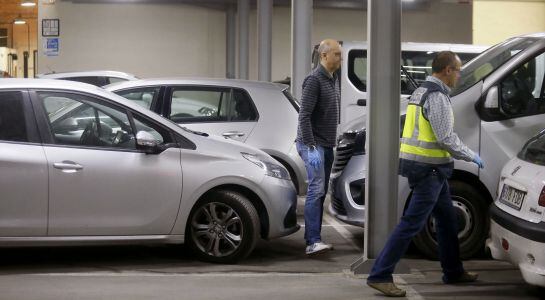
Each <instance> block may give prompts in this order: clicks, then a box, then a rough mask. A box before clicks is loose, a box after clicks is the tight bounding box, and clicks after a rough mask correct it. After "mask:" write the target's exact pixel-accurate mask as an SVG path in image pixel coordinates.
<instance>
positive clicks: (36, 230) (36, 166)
mask: <svg viewBox="0 0 545 300" xmlns="http://www.w3.org/2000/svg"><path fill="white" fill-rule="evenodd" d="M31 111H32V109H31V106H30V102H29V100H28V93H27V92H26V91H24V92H22V91H17V90H13V91H5V90H2V91H0V191H1V193H2V196H1V197H0V236H2V237H7V236H20V237H24V236H45V235H46V233H47V197H48V196H47V188H48V187H47V163H46V159H45V154H44V150H43V148H42V145H41V143H40V140H39V135H38V132H37V129H36V123H35V119H34V115H33V114H32V113H31Z"/></svg>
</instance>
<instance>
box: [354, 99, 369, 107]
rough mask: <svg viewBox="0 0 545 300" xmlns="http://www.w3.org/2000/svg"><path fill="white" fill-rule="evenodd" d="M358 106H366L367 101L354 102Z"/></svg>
mask: <svg viewBox="0 0 545 300" xmlns="http://www.w3.org/2000/svg"><path fill="white" fill-rule="evenodd" d="M356 104H357V105H358V106H367V99H358V101H357V102H356Z"/></svg>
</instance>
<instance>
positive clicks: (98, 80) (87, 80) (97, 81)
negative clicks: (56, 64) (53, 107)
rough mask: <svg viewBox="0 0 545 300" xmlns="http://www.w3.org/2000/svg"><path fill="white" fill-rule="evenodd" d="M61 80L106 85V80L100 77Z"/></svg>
mask: <svg viewBox="0 0 545 300" xmlns="http://www.w3.org/2000/svg"><path fill="white" fill-rule="evenodd" d="M61 79H63V80H71V81H77V82H83V83H88V84H92V85H96V86H103V85H106V82H105V80H104V78H103V77H100V76H78V77H66V78H61Z"/></svg>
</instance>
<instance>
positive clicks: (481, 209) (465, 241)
mask: <svg viewBox="0 0 545 300" xmlns="http://www.w3.org/2000/svg"><path fill="white" fill-rule="evenodd" d="M449 185H450V193H451V197H452V205H453V206H454V210H455V211H456V215H457V217H458V240H459V242H460V257H461V258H462V259H468V258H471V257H473V256H475V255H477V254H480V253H482V252H483V251H484V248H485V247H484V244H485V240H486V237H487V233H488V228H489V222H488V211H487V205H486V201H485V199H484V197H483V196H482V195H481V194H480V193H479V192H478V190H477V189H475V188H474V187H472V186H471V185H469V184H468V183H465V182H462V181H456V180H451V181H449ZM413 242H414V244H415V246H416V247H417V248H418V250H419V251H420V252H421V253H423V254H424V255H426V256H427V257H429V258H432V259H437V258H438V252H437V251H438V249H437V248H438V245H437V240H436V230H435V220H434V218H433V217H431V216H430V218H429V219H428V222H427V223H426V226H425V227H424V229H423V230H422V231H421V232H420V233H419V234H418V235H417V236H416V237H415V238H414V239H413Z"/></svg>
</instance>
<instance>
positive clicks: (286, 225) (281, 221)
mask: <svg viewBox="0 0 545 300" xmlns="http://www.w3.org/2000/svg"><path fill="white" fill-rule="evenodd" d="M261 188H262V191H263V192H264V194H265V195H264V196H265V197H264V198H265V199H263V200H264V202H265V206H266V208H267V214H268V218H269V230H268V234H267V236H266V238H267V239H272V238H277V237H282V236H286V235H290V234H292V233H294V232H297V230H299V228H301V226H299V225H298V224H297V194H296V192H295V188H294V186H293V183H292V182H291V181H288V180H282V179H277V178H274V177H270V176H265V178H264V179H263V181H262V183H261Z"/></svg>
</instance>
